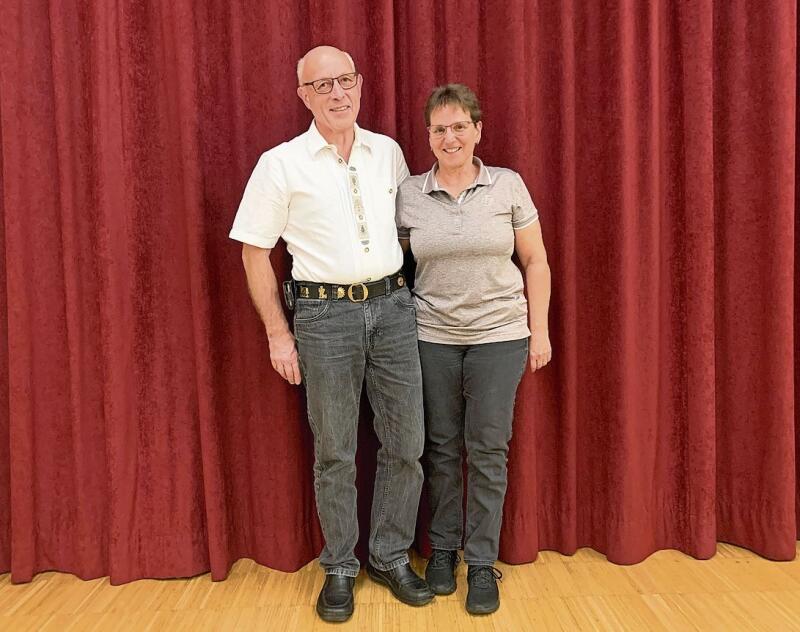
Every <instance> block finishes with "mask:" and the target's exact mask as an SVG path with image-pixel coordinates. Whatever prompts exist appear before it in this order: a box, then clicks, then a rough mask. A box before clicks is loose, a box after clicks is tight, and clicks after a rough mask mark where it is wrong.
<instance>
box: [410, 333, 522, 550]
mask: <svg viewBox="0 0 800 632" xmlns="http://www.w3.org/2000/svg"><path fill="white" fill-rule="evenodd" d="M419 355H420V360H421V362H422V383H423V394H424V403H425V429H426V437H427V440H426V444H425V458H426V460H427V464H428V476H427V482H428V489H429V492H430V501H431V513H432V515H431V526H430V531H429V534H430V539H431V546H433V548H435V549H446V550H451V551H455V550H457V549H459V548H461V541H462V536H463V539H464V561H465V562H466V563H467V564H472V565H492V564H494V562H495V561H496V560H497V554H498V550H499V545H500V526H501V524H502V521H503V501H504V500H505V495H506V484H507V477H506V458H507V456H508V442H509V440H510V439H511V425H512V421H513V417H514V398H515V396H516V392H517V386H518V385H519V382H520V380H521V379H522V375H523V373H524V372H525V367H526V365H527V360H528V339H527V338H523V339H521V340H512V341H509V342H494V343H487V344H477V345H445V344H435V343H431V342H422V341H420V343H419ZM465 447H466V453H467V522H466V532H464V533H462V531H463V529H462V526H463V524H464V515H463V510H462V500H463V480H462V479H463V473H462V472H463V470H462V454H463V450H464V448H465Z"/></svg>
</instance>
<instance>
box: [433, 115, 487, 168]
mask: <svg viewBox="0 0 800 632" xmlns="http://www.w3.org/2000/svg"><path fill="white" fill-rule="evenodd" d="M462 122H467V123H469V125H467V127H466V129H465V130H463V131H461V132H460V133H458V134H457V133H455V132H454V131H453V128H452V127H447V129H445V131H444V134H443V135H442V136H437V135H436V134H435V133H432V132H431V133H429V134H428V142H429V143H430V145H431V151H432V152H433V154H434V155H435V156H436V159H437V160H438V161H439V167H440V168H441V167H444V168H445V169H458V168H460V167H463V166H464V165H466V164H472V155H473V153H474V152H475V145H477V144H478V141H480V139H481V122H480V121H478V122H477V123H474V124H473V123H472V119H471V118H470V116H469V112H467V111H466V110H464V109H462V108H461V107H459V106H457V105H443V106H442V107H438V108H436V109H435V110H434V111H433V112H431V124H430V128H429V129H434V128H435V127H436V126H439V125H442V126H451V125H453V124H454V123H462Z"/></svg>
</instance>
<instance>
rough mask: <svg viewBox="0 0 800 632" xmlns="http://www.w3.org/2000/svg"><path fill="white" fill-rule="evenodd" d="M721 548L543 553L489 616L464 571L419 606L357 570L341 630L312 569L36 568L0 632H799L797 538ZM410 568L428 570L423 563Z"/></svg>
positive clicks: (1, 593) (5, 603)
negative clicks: (786, 550)
mask: <svg viewBox="0 0 800 632" xmlns="http://www.w3.org/2000/svg"><path fill="white" fill-rule="evenodd" d="M717 551H718V552H717V555H716V556H715V557H714V558H712V559H711V560H695V559H693V558H691V557H689V556H687V555H684V554H682V553H679V552H677V551H659V552H658V553H655V554H653V555H651V556H650V557H649V558H648V559H646V560H645V561H644V562H642V563H640V564H635V565H633V566H617V565H615V564H611V563H610V562H608V561H606V559H605V557H604V556H603V555H601V554H600V553H597V552H596V551H593V550H591V549H581V550H580V551H578V552H577V553H576V554H575V555H573V556H564V555H560V554H558V553H554V552H552V551H543V552H542V553H541V554H540V555H539V558H538V559H537V560H536V562H534V563H532V564H523V565H519V566H509V565H506V564H498V568H500V570H502V572H503V581H502V582H501V584H500V586H501V596H502V605H501V607H500V610H499V611H498V612H496V613H495V614H493V615H490V616H484V617H471V616H469V615H468V614H467V613H466V612H465V610H464V599H465V597H466V568H465V567H464V565H463V564H462V565H461V566H459V576H458V590H457V591H456V592H455V594H453V595H450V596H446V597H437V598H436V600H435V602H434V603H433V604H431V605H428V606H425V607H422V608H411V607H409V606H405V605H403V604H400V603H399V602H397V601H395V600H394V599H393V598H392V597H391V595H390V593H389V592H388V590H387V589H386V588H384V587H383V586H380V585H377V584H375V583H373V582H371V581H370V580H369V579H368V578H367V577H366V576H365V574H364V573H363V572H362V574H361V576H360V577H359V578H358V580H357V581H356V612H355V614H354V615H353V618H352V619H351V620H350V621H348V622H347V623H345V624H336V625H334V624H326V623H324V622H322V621H320V620H319V619H318V618H317V616H316V614H315V611H314V604H315V602H316V598H317V593H318V591H319V589H320V587H321V586H322V581H323V576H322V573H321V571H320V570H319V568H318V566H317V564H316V563H315V562H312V563H310V564H308V565H307V566H305V567H304V568H303V569H301V570H299V571H298V572H296V573H281V572H279V571H274V570H270V569H268V568H265V567H263V566H259V565H258V564H256V563H255V562H253V561H252V560H247V559H244V560H240V561H239V562H237V563H236V564H235V565H234V567H233V569H232V570H231V573H230V575H229V576H228V578H227V579H226V580H225V581H222V582H212V581H211V579H210V576H209V575H208V574H206V575H201V576H199V577H193V578H191V579H175V580H152V579H145V580H141V581H136V582H131V583H129V584H125V585H123V586H111V585H110V584H109V582H108V579H107V578H102V579H95V580H91V581H82V580H80V579H77V578H76V577H74V576H72V575H68V574H65V573H41V574H39V575H37V576H36V577H35V578H34V580H33V581H32V582H30V583H28V584H21V585H14V584H12V583H11V581H10V577H9V575H0V630H9V631H14V632H23V631H26V630H31V631H36V632H39V631H42V630H44V631H48V630H50V631H59V632H61V631H66V630H76V631H84V630H111V631H113V632H126V631H128V630H131V631H137V632H138V631H141V630H152V631H160V630H165V631H167V630H168V631H170V632H172V631H175V630H191V631H192V632H195V631H198V630H213V631H215V632H216V631H226V630H279V631H281V632H283V631H287V632H288V631H290V630H310V631H314V630H334V629H336V630H341V631H342V632H345V631H349V630H359V631H364V632H373V631H376V632H401V631H403V632H407V631H409V630H411V631H413V632H434V631H435V632H449V631H450V630H463V631H473V630H474V631H487V632H488V631H501V630H502V631H505V630H568V631H574V630H614V631H617V630H632V631H636V632H643V631H647V632H649V631H651V630H653V631H658V630H663V631H669V632H673V631H680V630H720V631H729V630H732V631H737V632H738V631H739V630H769V631H780V632H784V631H791V630H797V631H798V632H800V543H798V558H797V559H796V560H794V561H792V562H771V561H769V560H765V559H763V558H761V557H758V556H757V555H755V554H754V553H751V552H750V551H746V550H744V549H740V548H737V547H735V546H731V545H728V544H719V545H718V549H717ZM414 564H415V566H416V567H417V569H418V570H420V571H421V570H422V568H424V560H421V559H415V560H414Z"/></svg>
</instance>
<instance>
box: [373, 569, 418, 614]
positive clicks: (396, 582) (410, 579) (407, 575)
mask: <svg viewBox="0 0 800 632" xmlns="http://www.w3.org/2000/svg"><path fill="white" fill-rule="evenodd" d="M367 574H368V575H369V576H370V577H371V578H372V579H373V580H375V581H376V582H378V583H381V584H385V585H386V586H388V587H389V590H391V591H392V594H393V595H394V596H395V597H397V598H398V599H399V600H400V601H402V602H403V603H405V604H408V605H409V606H424V605H425V604H426V603H430V602H431V600H432V599H433V591H432V590H431V589H430V587H429V586H428V584H426V583H425V580H424V579H422V577H420V576H419V575H417V574H416V573H415V572H414V570H413V569H412V568H411V564H409V563H408V562H406V563H405V564H403V565H402V566H398V567H396V568H393V569H392V570H390V571H382V570H379V569H377V568H375V567H374V566H373V565H372V564H367Z"/></svg>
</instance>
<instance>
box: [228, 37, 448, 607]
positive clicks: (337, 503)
mask: <svg viewBox="0 0 800 632" xmlns="http://www.w3.org/2000/svg"><path fill="white" fill-rule="evenodd" d="M297 77H298V83H299V86H298V88H297V95H298V96H299V97H300V99H301V100H302V101H303V103H304V105H305V106H306V107H307V108H308V109H309V110H311V113H312V114H313V115H314V120H313V122H312V123H311V126H310V127H309V129H308V131H307V132H305V133H304V134H301V135H300V136H298V137H296V138H294V139H292V140H290V141H288V142H286V143H283V144H281V145H279V146H277V147H274V148H273V149H270V150H269V151H267V152H266V153H264V154H263V155H262V156H261V158H260V159H259V161H258V164H257V165H256V167H255V170H254V171H253V174H252V175H251V177H250V181H249V182H248V184H247V188H246V189H245V192H244V197H243V198H242V202H241V205H240V206H239V210H238V212H237V214H236V219H235V220H234V224H233V229H232V230H231V233H230V236H231V237H232V238H233V239H236V240H239V241H241V242H243V243H244V247H243V250H242V259H243V261H244V267H245V271H246V273H247V282H248V286H249V288H250V293H251V295H252V298H253V302H254V303H255V306H256V309H257V310H258V313H259V315H260V316H261V319H262V321H263V322H264V326H265V328H266V331H267V338H268V339H269V348H270V359H271V361H272V366H273V368H274V369H275V370H276V371H277V372H278V373H279V374H280V375H281V376H282V377H283V378H284V379H286V380H288V381H289V382H290V383H291V384H299V383H300V382H301V376H302V379H303V380H304V381H305V384H306V397H307V403H308V420H309V424H310V426H311V429H312V431H313V433H314V452H315V465H314V484H315V490H316V497H317V511H318V513H319V518H320V523H321V525H322V532H323V535H324V536H325V547H324V548H323V550H322V553H321V554H320V564H321V565H322V567H323V569H324V570H325V574H326V576H325V584H324V586H323V588H322V591H321V592H320V595H319V599H318V600H317V612H318V614H319V615H320V617H322V618H323V619H324V620H326V621H344V620H346V619H348V618H349V617H350V616H351V615H352V613H353V584H354V578H355V577H356V576H357V575H358V572H359V563H358V560H357V559H356V557H355V555H354V553H353V549H354V546H355V544H356V541H357V540H358V522H357V517H356V488H355V474H356V472H355V453H356V436H357V425H358V410H359V399H360V396H361V388H362V384H363V382H364V379H365V378H366V381H367V394H368V396H369V400H370V403H371V405H372V409H373V410H374V412H375V422H374V427H375V432H376V434H377V435H378V439H379V440H380V442H381V448H380V450H379V451H378V458H377V462H378V466H377V472H376V475H375V489H374V495H373V501H372V515H371V529H370V538H369V550H370V555H369V564H368V565H367V571H368V574H369V575H370V577H372V578H373V579H374V580H376V581H378V582H381V583H383V584H386V585H387V586H388V587H389V588H390V589H391V591H392V592H393V593H394V595H395V596H396V597H397V598H398V599H400V600H401V601H403V602H405V603H408V604H411V605H423V604H426V603H428V602H430V601H431V599H432V598H433V593H432V591H431V590H430V588H429V587H428V585H427V584H426V583H425V581H424V580H422V579H421V578H420V577H419V576H418V575H416V573H414V571H413V570H412V569H411V566H410V565H409V562H408V552H407V550H408V547H409V546H410V545H411V541H412V539H413V535H414V525H415V522H416V514H417V508H418V504H419V494H420V490H421V487H422V468H421V466H420V464H419V458H420V456H421V455H422V448H423V443H424V431H423V417H422V381H421V375H420V364H419V355H418V351H417V335H416V325H415V318H414V308H413V301H412V298H411V295H410V293H409V291H408V288H407V287H406V284H405V279H404V278H403V276H402V275H401V274H400V273H399V272H398V271H399V269H400V266H401V264H402V258H403V257H402V251H401V249H400V246H399V243H398V241H397V232H396V228H395V223H394V215H395V211H394V204H395V195H396V192H397V187H398V185H399V184H400V183H401V182H402V181H403V179H404V178H405V177H406V176H407V175H408V168H407V167H406V164H405V160H404V159H403V153H402V151H401V150H400V147H399V146H398V145H397V143H396V142H395V141H393V140H392V139H390V138H388V137H386V136H382V135H380V134H374V133H372V132H368V131H366V130H364V129H361V128H360V127H358V126H357V125H356V117H357V116H358V110H359V105H360V101H361V87H362V84H363V78H362V77H361V75H360V74H359V73H358V72H357V70H356V68H355V65H354V63H353V60H352V58H351V57H350V55H348V54H347V53H345V52H343V51H340V50H338V49H336V48H333V47H330V46H320V47H318V48H314V49H312V50H311V51H309V52H308V53H306V55H305V56H304V57H303V58H302V59H301V60H300V61H299V62H298V65H297ZM279 237H283V239H284V241H285V242H286V245H287V249H288V251H289V253H290V254H291V255H292V257H293V261H292V278H293V282H292V283H290V284H289V287H288V288H286V284H284V290H285V292H286V293H287V294H288V299H289V301H292V300H294V302H295V323H294V336H293V335H292V332H291V331H290V330H289V326H288V324H287V322H286V319H285V318H284V315H283V311H282V309H281V305H280V296H279V291H278V282H277V280H276V278H275V274H274V272H273V270H272V266H271V265H270V263H269V254H270V251H271V249H272V248H273V247H274V246H275V243H276V241H277V240H278V238H279Z"/></svg>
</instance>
